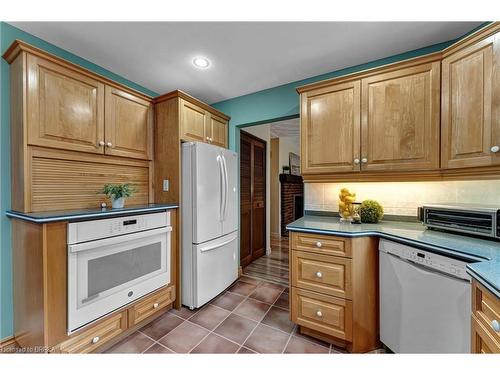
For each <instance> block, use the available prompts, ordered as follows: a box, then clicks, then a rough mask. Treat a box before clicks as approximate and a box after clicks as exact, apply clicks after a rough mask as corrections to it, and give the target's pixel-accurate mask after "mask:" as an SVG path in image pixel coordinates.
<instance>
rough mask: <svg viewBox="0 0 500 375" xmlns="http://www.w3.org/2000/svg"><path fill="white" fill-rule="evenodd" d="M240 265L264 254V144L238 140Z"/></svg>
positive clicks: (244, 138)
mask: <svg viewBox="0 0 500 375" xmlns="http://www.w3.org/2000/svg"><path fill="white" fill-rule="evenodd" d="M240 215H241V217H240V265H241V266H242V267H245V266H246V265H248V264H249V263H250V262H252V261H253V260H255V259H257V258H259V257H260V256H262V255H264V254H265V252H266V143H265V142H264V141H263V140H261V139H259V138H257V137H254V136H253V135H250V134H248V133H245V132H243V131H242V132H241V136H240Z"/></svg>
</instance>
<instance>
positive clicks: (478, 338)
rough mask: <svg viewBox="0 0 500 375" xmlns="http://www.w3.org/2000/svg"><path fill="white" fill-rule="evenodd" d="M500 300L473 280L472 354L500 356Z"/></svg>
mask: <svg viewBox="0 0 500 375" xmlns="http://www.w3.org/2000/svg"><path fill="white" fill-rule="evenodd" d="M499 326H500V299H499V298H497V297H496V296H494V295H493V294H492V293H490V292H489V291H488V290H487V289H486V288H485V287H484V286H483V285H481V284H480V283H479V282H478V281H476V280H475V279H473V280H472V317H471V352H472V353H497V354H500V329H499Z"/></svg>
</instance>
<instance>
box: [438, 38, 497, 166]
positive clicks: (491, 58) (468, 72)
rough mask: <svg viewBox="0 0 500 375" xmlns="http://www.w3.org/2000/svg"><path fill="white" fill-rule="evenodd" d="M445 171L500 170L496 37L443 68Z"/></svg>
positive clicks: (466, 50)
mask: <svg viewBox="0 0 500 375" xmlns="http://www.w3.org/2000/svg"><path fill="white" fill-rule="evenodd" d="M442 67H443V76H442V110H441V122H442V146H441V158H442V163H441V164H442V167H443V168H465V167H481V166H490V165H499V164H500V33H498V32H497V33H496V34H494V35H492V36H490V37H488V38H486V39H483V40H480V41H478V42H476V43H473V44H471V45H469V46H467V47H466V48H463V49H459V50H457V51H456V52H453V53H451V54H450V55H449V56H447V57H445V58H444V59H443V62H442Z"/></svg>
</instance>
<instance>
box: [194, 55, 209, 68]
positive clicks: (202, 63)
mask: <svg viewBox="0 0 500 375" xmlns="http://www.w3.org/2000/svg"><path fill="white" fill-rule="evenodd" d="M193 65H194V66H196V67H197V68H200V69H206V68H208V67H209V66H210V61H209V60H208V59H207V58H206V57H202V56H198V57H195V58H194V59H193Z"/></svg>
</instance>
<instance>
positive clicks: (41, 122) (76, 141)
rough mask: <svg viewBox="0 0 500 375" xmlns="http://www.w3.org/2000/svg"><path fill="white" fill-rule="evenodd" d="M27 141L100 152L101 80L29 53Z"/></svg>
mask: <svg viewBox="0 0 500 375" xmlns="http://www.w3.org/2000/svg"><path fill="white" fill-rule="evenodd" d="M27 85H28V90H27V95H28V97H27V101H28V103H27V108H28V110H27V116H28V117H27V120H28V143H29V144H32V145H37V146H44V147H52V148H59V149H66V150H74V151H84V152H92V153H101V154H102V153H103V152H104V147H103V146H102V145H100V144H99V142H100V141H103V140H104V84H102V83H101V82H98V81H96V80H94V79H92V78H89V77H87V76H86V75H83V74H80V73H78V72H77V71H74V70H71V69H68V68H65V67H62V66H61V65H58V64H54V63H52V62H50V61H47V60H44V59H42V58H39V57H36V56H32V55H28V80H27Z"/></svg>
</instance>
